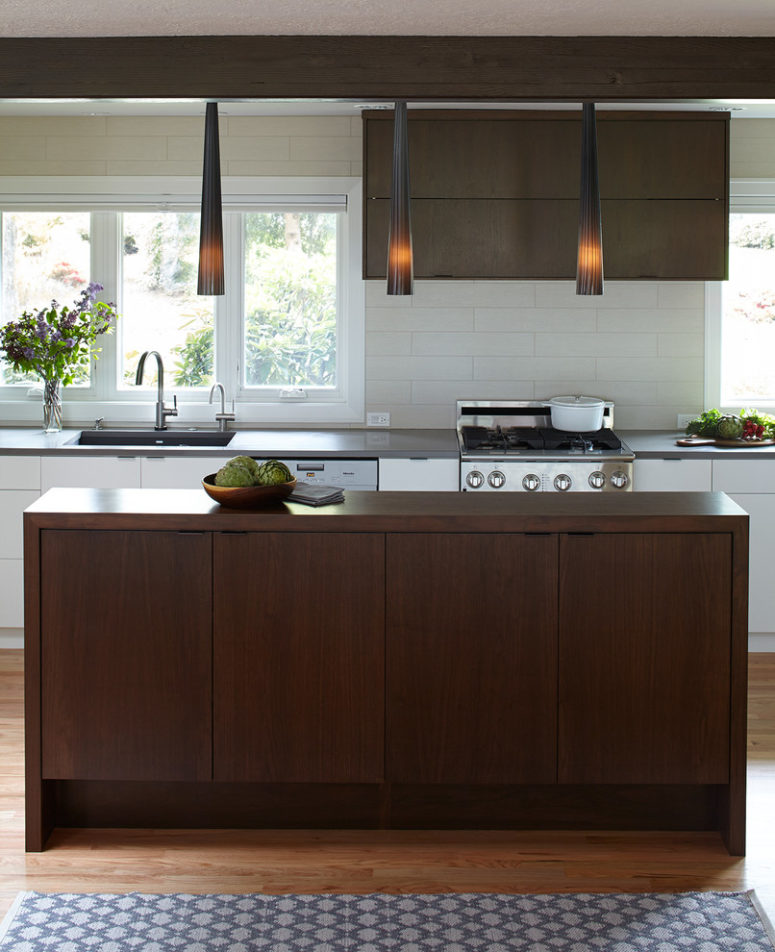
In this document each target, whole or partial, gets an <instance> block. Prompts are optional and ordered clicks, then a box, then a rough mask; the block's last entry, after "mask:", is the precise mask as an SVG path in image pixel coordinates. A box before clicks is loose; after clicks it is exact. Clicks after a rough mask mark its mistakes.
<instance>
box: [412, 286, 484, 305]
mask: <svg viewBox="0 0 775 952" xmlns="http://www.w3.org/2000/svg"><path fill="white" fill-rule="evenodd" d="M480 283H481V282H480ZM479 286H480V285H479V284H477V283H476V282H474V281H415V282H414V294H413V295H412V297H413V298H414V301H415V303H416V304H417V306H419V307H474V306H475V305H477V304H478V303H479Z"/></svg>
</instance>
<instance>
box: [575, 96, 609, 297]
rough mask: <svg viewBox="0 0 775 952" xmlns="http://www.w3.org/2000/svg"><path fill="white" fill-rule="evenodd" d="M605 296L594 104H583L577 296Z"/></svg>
mask: <svg viewBox="0 0 775 952" xmlns="http://www.w3.org/2000/svg"><path fill="white" fill-rule="evenodd" d="M602 293H603V230H602V225H601V220H600V183H599V181H598V171H597V130H596V128H595V105H594V103H584V104H583V114H582V121H581V189H580V192H579V248H578V259H577V262H576V294H602Z"/></svg>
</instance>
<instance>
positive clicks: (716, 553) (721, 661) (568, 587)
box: [559, 533, 732, 784]
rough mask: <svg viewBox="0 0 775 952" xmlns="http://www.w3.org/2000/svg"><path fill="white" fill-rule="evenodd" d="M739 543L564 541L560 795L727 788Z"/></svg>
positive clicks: (713, 537) (657, 538) (614, 538)
mask: <svg viewBox="0 0 775 952" xmlns="http://www.w3.org/2000/svg"><path fill="white" fill-rule="evenodd" d="M731 572H732V541H731V536H729V535H727V534H723V533H719V534H713V533H709V534H706V533H696V534H689V533H687V534H678V533H676V534H672V533H671V534H658V533H655V534H610V535H602V534H601V535H598V534H595V535H567V536H561V537H560V664H559V682H560V697H559V721H560V723H559V779H560V782H561V783H624V784H626V783H658V784H659V783H675V784H726V783H728V782H729V763H730V758H729V744H730V724H729V720H730V704H729V683H730V682H729V679H730V646H731V630H730V618H731Z"/></svg>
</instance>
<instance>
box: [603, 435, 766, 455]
mask: <svg viewBox="0 0 775 952" xmlns="http://www.w3.org/2000/svg"><path fill="white" fill-rule="evenodd" d="M616 432H617V433H618V434H619V436H621V438H622V439H623V440H624V441H625V443H628V444H629V446H630V449H632V451H633V452H634V453H635V456H636V458H637V459H711V460H713V459H769V460H775V444H773V445H772V446H751V447H748V446H741V447H727V446H677V445H676V442H675V441H676V440H678V439H681V438H682V437H685V436H686V434H685V433H684V432H683V431H682V430H617V431H616Z"/></svg>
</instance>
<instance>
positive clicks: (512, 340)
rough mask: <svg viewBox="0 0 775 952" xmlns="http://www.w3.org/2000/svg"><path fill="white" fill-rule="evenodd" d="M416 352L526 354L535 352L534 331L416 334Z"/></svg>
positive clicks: (414, 347) (413, 339) (473, 354)
mask: <svg viewBox="0 0 775 952" xmlns="http://www.w3.org/2000/svg"><path fill="white" fill-rule="evenodd" d="M412 353H413V354H460V355H463V354H471V355H472V356H474V357H476V356H487V355H496V354H502V355H504V356H506V355H513V356H523V355H526V354H532V353H533V334H454V333H449V332H447V333H437V334H424V333H421V334H412Z"/></svg>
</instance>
